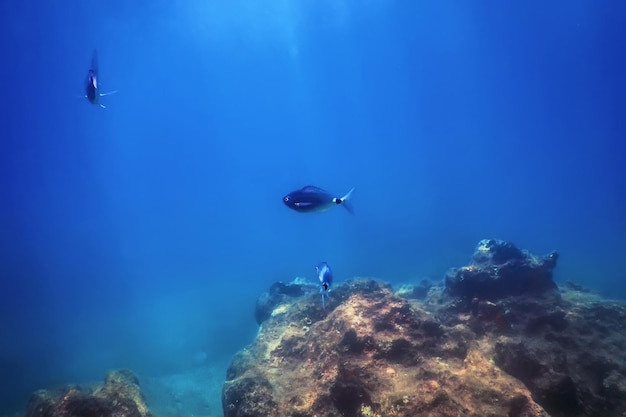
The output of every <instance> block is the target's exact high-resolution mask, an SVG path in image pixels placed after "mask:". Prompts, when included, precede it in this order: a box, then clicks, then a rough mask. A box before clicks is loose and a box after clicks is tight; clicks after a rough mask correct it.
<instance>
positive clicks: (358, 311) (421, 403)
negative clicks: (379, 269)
mask: <svg viewBox="0 0 626 417" xmlns="http://www.w3.org/2000/svg"><path fill="white" fill-rule="evenodd" d="M492 250H493V252H492ZM477 252H478V254H476V256H475V257H474V261H475V263H474V264H473V265H477V266H476V268H479V269H482V270H485V269H488V268H490V267H493V266H495V265H499V266H501V267H502V266H503V265H505V266H506V267H505V269H506V268H509V269H508V271H518V272H519V271H521V275H515V274H513V273H512V272H511V274H509V275H506V274H505V275H502V276H500V277H499V278H498V277H496V279H502V278H503V277H506V278H504V279H505V280H513V279H516V277H517V278H518V279H520V280H521V281H522V282H526V283H527V284H529V285H530V287H531V288H532V291H525V290H524V291H513V292H508V291H504V290H502V289H501V288H500V287H498V286H499V285H501V284H499V283H494V286H493V287H491V286H490V283H489V284H485V286H484V287H481V286H480V285H478V286H476V287H471V286H470V287H463V285H465V284H460V286H459V287H455V288H461V289H462V291H464V290H466V289H467V288H481V289H487V290H486V291H485V292H484V293H483V292H480V293H473V294H474V296H473V297H472V298H470V299H467V298H465V297H463V296H460V295H458V293H455V294H457V295H455V296H451V295H450V294H449V292H450V291H449V289H450V288H449V287H446V288H445V289H444V287H442V286H439V285H436V284H435V285H433V286H432V287H431V288H430V289H429V291H428V293H427V295H426V297H425V298H424V299H416V298H414V296H413V290H412V288H413V287H410V286H403V287H402V288H401V289H400V290H399V291H397V292H396V293H394V292H393V290H392V288H391V287H390V286H389V285H388V284H386V283H383V282H380V281H376V280H371V279H370V280H354V281H349V282H347V283H345V284H342V285H338V286H336V287H335V288H334V289H333V291H332V292H331V293H330V297H329V302H328V304H327V305H326V309H322V306H321V303H320V300H319V292H318V291H317V288H316V287H311V288H307V287H303V291H304V293H303V294H302V295H299V296H298V295H294V296H289V297H283V298H281V302H280V304H279V305H276V306H275V307H274V309H273V310H272V313H271V314H270V315H269V316H268V317H267V318H266V319H265V321H264V322H263V326H261V328H260V329H259V332H258V334H257V337H256V339H255V341H254V342H253V343H252V344H251V345H250V346H248V347H247V348H246V349H243V350H242V351H240V352H239V353H238V354H237V355H235V357H234V359H233V361H232V363H231V366H230V368H229V370H228V373H227V380H226V381H225V383H224V386H223V391H222V401H223V409H224V415H225V416H226V417H243V416H257V415H263V416H277V417H278V416H298V417H313V416H325V417H334V416H337V417H339V416H345V417H364V416H373V417H376V416H378V417H382V416H388V415H393V416H400V417H402V416H416V417H419V416H434V415H437V416H458V415H463V416H467V417H478V416H508V417H532V416H544V417H547V416H551V417H596V416H603V417H618V416H624V415H626V382H625V381H626V306H624V305H623V304H619V303H616V302H609V301H606V300H603V299H601V298H600V297H599V296H598V295H597V294H593V293H591V292H589V291H586V290H584V289H583V288H582V287H580V286H577V285H571V284H569V285H565V286H564V287H563V288H557V287H556V285H555V284H554V283H553V282H552V279H551V270H552V268H553V267H554V262H555V260H556V255H552V256H548V257H544V258H541V259H538V258H536V257H533V256H532V255H529V254H527V253H526V252H525V251H521V250H519V249H517V248H515V247H514V246H513V245H510V244H506V243H504V242H500V241H483V242H481V245H479V249H478V250H477ZM520 277H521V278H520ZM481 285H482V284H481ZM514 287H515V286H514Z"/></svg>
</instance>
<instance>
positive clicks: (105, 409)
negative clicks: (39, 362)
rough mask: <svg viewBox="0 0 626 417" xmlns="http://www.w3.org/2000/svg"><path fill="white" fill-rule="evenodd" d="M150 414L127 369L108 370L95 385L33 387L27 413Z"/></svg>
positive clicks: (49, 416) (51, 416) (38, 416)
mask: <svg viewBox="0 0 626 417" xmlns="http://www.w3.org/2000/svg"><path fill="white" fill-rule="evenodd" d="M78 416H80V417H82V416H94V417H152V414H151V413H150V411H149V410H148V407H147V406H146V402H145V399H144V397H143V394H142V392H141V390H140V389H139V380H138V379H137V377H136V376H135V375H134V374H133V373H132V372H130V371H128V370H119V371H111V372H109V373H108V374H107V375H106V378H105V380H104V383H103V384H99V385H97V386H94V387H83V386H76V385H71V386H65V387H62V388H57V389H54V390H39V391H36V392H35V393H34V394H33V395H32V396H31V398H30V400H29V402H28V405H27V409H26V417H78Z"/></svg>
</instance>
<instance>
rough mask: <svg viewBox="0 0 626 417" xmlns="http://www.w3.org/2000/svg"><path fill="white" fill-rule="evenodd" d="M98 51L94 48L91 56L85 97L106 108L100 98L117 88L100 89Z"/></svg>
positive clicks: (92, 102)
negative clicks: (101, 91)
mask: <svg viewBox="0 0 626 417" xmlns="http://www.w3.org/2000/svg"><path fill="white" fill-rule="evenodd" d="M98 82H99V79H98V51H97V50H95V49H94V51H93V55H92V57H91V66H90V67H89V72H88V73H87V80H86V82H85V97H86V98H87V100H89V102H90V103H91V104H98V105H99V106H100V107H102V108H103V109H105V108H106V107H105V106H104V104H100V103H98V99H99V98H100V97H104V96H108V95H111V94H115V93H117V90H115V91H110V92H108V93H100V92H99V91H98V89H99V88H100V85H99V84H98Z"/></svg>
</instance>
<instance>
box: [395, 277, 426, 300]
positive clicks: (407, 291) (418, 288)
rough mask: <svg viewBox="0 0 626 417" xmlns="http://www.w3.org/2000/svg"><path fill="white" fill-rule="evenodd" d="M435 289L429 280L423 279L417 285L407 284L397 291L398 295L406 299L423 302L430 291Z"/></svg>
mask: <svg viewBox="0 0 626 417" xmlns="http://www.w3.org/2000/svg"><path fill="white" fill-rule="evenodd" d="M432 287H433V283H432V282H430V280H428V279H422V280H421V281H420V282H419V283H418V284H417V285H414V284H406V285H403V286H402V287H400V288H399V289H398V291H396V295H399V296H400V297H404V298H415V299H418V300H422V299H424V298H426V296H427V295H428V291H430V289H431V288H432Z"/></svg>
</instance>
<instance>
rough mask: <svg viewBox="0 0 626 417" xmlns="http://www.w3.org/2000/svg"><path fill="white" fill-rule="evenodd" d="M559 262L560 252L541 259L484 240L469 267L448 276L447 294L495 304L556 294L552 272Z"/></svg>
mask: <svg viewBox="0 0 626 417" xmlns="http://www.w3.org/2000/svg"><path fill="white" fill-rule="evenodd" d="M557 259H558V253H557V252H552V253H550V254H548V255H546V256H543V257H538V256H535V255H532V254H530V253H529V252H528V251H526V250H520V249H518V248H517V247H516V246H515V245H513V244H512V243H510V242H504V241H501V240H497V239H484V240H481V241H480V242H479V243H478V245H477V246H476V250H475V251H474V255H473V256H472V259H471V261H470V264H469V265H467V266H464V267H462V268H452V269H450V270H449V271H448V272H447V274H446V277H445V285H446V291H447V293H448V294H449V295H451V296H453V297H460V298H463V299H466V300H471V299H473V298H478V299H489V300H491V301H493V300H497V299H500V298H504V297H509V296H516V295H525V294H543V293H545V292H549V291H554V290H556V288H557V287H556V284H555V283H554V281H553V280H552V270H553V269H554V267H555V266H556V261H557Z"/></svg>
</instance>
